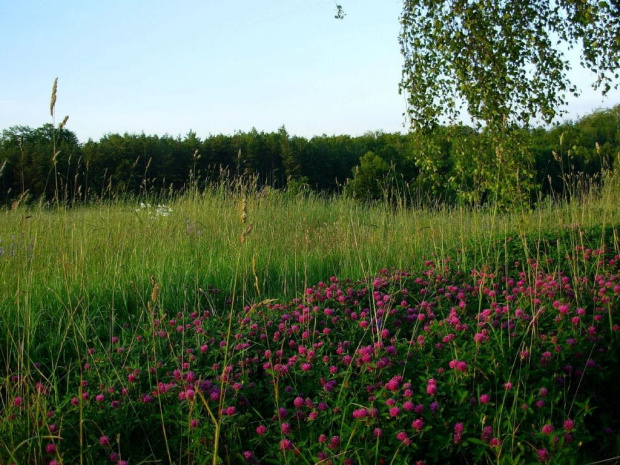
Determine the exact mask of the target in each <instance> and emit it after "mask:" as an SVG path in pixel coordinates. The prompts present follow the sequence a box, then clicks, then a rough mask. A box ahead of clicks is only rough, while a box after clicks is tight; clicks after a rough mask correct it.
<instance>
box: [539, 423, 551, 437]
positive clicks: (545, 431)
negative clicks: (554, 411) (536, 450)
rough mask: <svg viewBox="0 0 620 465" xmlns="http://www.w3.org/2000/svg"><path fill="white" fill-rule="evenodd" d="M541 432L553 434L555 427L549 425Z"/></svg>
mask: <svg viewBox="0 0 620 465" xmlns="http://www.w3.org/2000/svg"><path fill="white" fill-rule="evenodd" d="M541 431H542V432H543V433H545V434H551V433H553V425H551V424H549V423H547V424H546V425H545V426H543V427H542V429H541Z"/></svg>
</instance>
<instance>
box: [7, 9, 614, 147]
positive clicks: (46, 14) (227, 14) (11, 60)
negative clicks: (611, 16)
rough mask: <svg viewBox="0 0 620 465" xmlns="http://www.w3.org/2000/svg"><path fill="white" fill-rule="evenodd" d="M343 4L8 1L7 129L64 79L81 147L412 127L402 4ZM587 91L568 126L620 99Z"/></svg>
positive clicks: (44, 110) (31, 120)
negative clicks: (135, 140)
mask: <svg viewBox="0 0 620 465" xmlns="http://www.w3.org/2000/svg"><path fill="white" fill-rule="evenodd" d="M338 3H342V5H343V7H344V9H345V12H346V17H345V19H344V20H342V21H340V20H336V19H334V14H335V12H336V6H335V3H334V0H277V1H276V0H252V1H248V0H236V1H235V0H202V1H194V0H178V1H175V2H171V1H169V0H168V1H163V0H151V1H149V2H146V1H131V0H107V1H92V0H83V1H80V2H76V1H68V0H58V1H54V2H52V1H33V0H22V1H19V2H18V1H9V0H0V43H2V47H0V63H1V64H2V70H1V71H0V129H5V128H8V127H10V126H14V125H27V126H31V127H38V126H40V125H42V124H44V123H48V122H51V117H50V115H49V99H50V93H51V88H52V84H53V81H54V78H55V77H58V78H59V81H58V100H57V106H56V110H57V122H58V121H60V120H61V119H62V118H63V117H64V116H65V115H69V123H68V125H67V128H68V129H70V130H72V131H73V132H75V133H76V135H77V136H78V138H79V139H80V141H86V140H87V139H88V138H93V139H95V140H98V139H99V138H100V137H101V136H103V135H104V134H106V133H125V132H129V133H141V132H144V133H146V134H159V135H163V134H166V133H167V134H170V135H173V136H177V135H181V136H184V135H185V134H187V132H188V131H190V130H193V131H195V132H196V133H197V134H198V136H199V137H206V136H208V135H209V134H232V133H233V132H235V131H237V130H240V131H249V130H250V129H251V128H252V127H255V128H256V129H258V130H259V131H268V132H269V131H275V130H277V129H278V127H280V126H282V125H285V126H286V128H287V130H288V132H289V133H290V134H294V135H300V136H305V137H312V136H314V135H320V134H328V135H332V134H350V135H354V136H355V135H360V134H363V133H364V132H366V131H375V130H383V131H386V132H396V131H403V130H406V128H405V127H404V124H405V119H404V116H403V113H404V111H405V101H404V98H403V96H401V95H399V94H398V83H399V80H400V71H401V63H402V60H401V56H400V48H399V45H398V32H399V23H398V17H399V14H400V10H401V6H402V2H401V0H340V1H339V2H338ZM582 74H584V75H585V73H583V72H582ZM575 77H576V78H577V79H578V80H579V81H580V82H582V81H581V80H580V79H579V78H580V75H579V74H576V75H575ZM585 82H587V81H585ZM581 87H582V90H583V91H584V92H583V95H582V96H581V97H580V98H579V99H578V100H572V101H571V104H570V106H569V108H568V110H569V118H572V119H575V118H577V117H579V116H583V115H585V114H588V113H590V112H591V111H593V110H594V109H596V108H600V107H611V106H613V105H615V104H617V103H620V91H614V92H613V93H612V94H611V95H610V97H608V98H607V99H605V100H603V99H602V97H601V96H600V95H599V94H597V93H594V92H593V91H590V90H589V88H588V87H587V84H582V85H581Z"/></svg>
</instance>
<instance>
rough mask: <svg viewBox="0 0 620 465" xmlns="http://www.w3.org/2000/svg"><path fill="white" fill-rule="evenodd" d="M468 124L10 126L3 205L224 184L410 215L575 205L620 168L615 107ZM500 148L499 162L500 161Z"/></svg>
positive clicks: (1, 163)
mask: <svg viewBox="0 0 620 465" xmlns="http://www.w3.org/2000/svg"><path fill="white" fill-rule="evenodd" d="M501 137H503V136H502V134H498V133H497V131H493V132H491V131H487V130H485V129H482V128H479V129H474V128H471V127H468V126H464V125H452V126H440V125H438V126H435V127H434V128H433V129H431V130H427V131H412V132H411V133H409V134H399V133H384V132H369V133H366V134H363V135H361V136H357V137H352V136H347V135H338V136H336V135H334V136H327V135H322V136H317V137H312V138H305V137H298V136H292V135H290V134H288V132H287V131H286V128H285V127H284V126H283V127H281V128H280V129H279V130H278V131H276V132H262V131H261V132H259V131H257V130H256V129H252V130H251V131H249V132H236V133H234V134H232V135H210V136H208V137H207V138H205V139H200V138H199V137H198V136H197V135H196V133H194V132H189V133H188V134H187V135H185V136H184V137H181V136H178V137H172V136H169V135H164V136H156V135H145V134H127V133H126V134H123V135H120V134H107V135H105V136H104V137H102V138H101V139H100V140H99V141H93V140H89V141H88V142H86V143H80V142H79V141H78V138H77V136H76V135H75V134H74V133H73V132H71V131H70V130H69V129H67V128H66V127H64V126H63V127H55V126H53V125H52V124H46V125H43V126H41V127H39V128H36V129H32V128H29V127H25V126H15V127H11V128H9V129H6V130H3V131H2V134H1V136H0V202H2V203H4V204H10V203H11V202H14V201H15V200H17V199H21V200H24V201H25V200H30V201H44V202H54V201H63V202H67V203H81V202H89V201H95V200H99V199H104V198H106V197H114V196H116V197H118V196H159V195H162V194H165V193H179V192H183V191H184V190H187V189H190V188H198V189H204V188H207V187H209V186H212V185H214V184H217V183H220V182H222V180H223V179H224V178H226V179H232V178H241V177H246V178H252V179H253V180H255V182H256V183H257V184H258V185H259V186H260V187H263V186H270V187H271V188H275V189H286V190H289V191H298V190H300V189H307V190H313V191H317V192H326V193H337V192H340V193H344V194H346V195H350V196H353V197H355V198H358V199H360V200H363V201H372V200H376V199H382V198H386V197H390V198H391V197H394V198H396V197H397V198H398V199H400V200H403V199H407V201H411V202H413V203H417V204H421V205H423V204H427V203H431V204H435V205H436V204H437V203H438V202H441V203H447V204H456V203H460V204H471V205H482V204H484V203H485V202H488V201H491V200H492V201H495V202H499V203H500V204H505V205H506V206H510V205H514V204H516V203H519V204H522V203H523V202H526V203H527V202H529V203H530V204H531V203H532V202H536V201H538V200H540V199H541V198H543V197H547V196H555V197H562V196H566V195H569V194H571V192H572V187H574V186H575V184H576V183H578V182H581V181H583V180H584V179H587V180H590V181H592V180H594V181H596V180H597V179H600V178H601V176H602V174H603V173H604V172H605V171H608V170H612V169H613V168H614V166H618V164H619V163H620V159H619V156H620V155H619V154H620V105H618V106H615V107H613V108H611V109H605V110H599V111H596V112H594V113H592V114H590V115H588V116H585V117H583V118H581V119H580V120H578V121H575V122H566V123H564V124H562V125H558V126H555V127H553V128H550V129H545V128H535V129H522V128H518V127H513V128H509V127H507V129H506V134H505V139H503V140H498V138H501ZM500 148H501V151H500Z"/></svg>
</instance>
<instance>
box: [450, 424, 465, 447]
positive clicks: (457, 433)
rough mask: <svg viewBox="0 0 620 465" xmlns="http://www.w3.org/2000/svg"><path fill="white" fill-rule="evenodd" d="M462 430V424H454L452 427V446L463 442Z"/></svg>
mask: <svg viewBox="0 0 620 465" xmlns="http://www.w3.org/2000/svg"><path fill="white" fill-rule="evenodd" d="M463 429H464V427H463V423H456V424H455V425H454V434H453V436H452V439H453V441H454V444H460V443H461V441H462V440H463Z"/></svg>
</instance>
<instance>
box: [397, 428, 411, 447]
mask: <svg viewBox="0 0 620 465" xmlns="http://www.w3.org/2000/svg"><path fill="white" fill-rule="evenodd" d="M396 439H398V440H399V441H400V442H402V443H403V444H404V445H406V446H408V445H409V444H411V439H409V437H408V436H407V433H405V432H404V431H400V432H399V433H398V434H397V435H396Z"/></svg>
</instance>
